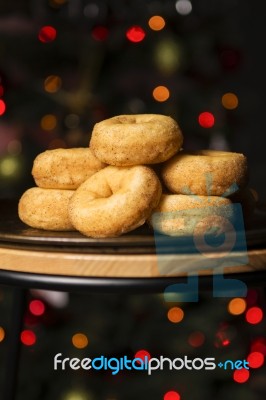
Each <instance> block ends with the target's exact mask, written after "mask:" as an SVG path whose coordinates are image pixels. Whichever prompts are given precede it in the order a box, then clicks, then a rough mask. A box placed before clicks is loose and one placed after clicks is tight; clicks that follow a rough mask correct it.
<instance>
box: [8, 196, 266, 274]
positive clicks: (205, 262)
mask: <svg viewBox="0 0 266 400" xmlns="http://www.w3.org/2000/svg"><path fill="white" fill-rule="evenodd" d="M246 238H247V246H248V249H247V251H246V250H245V249H243V250H237V251H233V252H231V253H230V254H229V255H226V258H225V257H224V256H223V255H222V256H221V255H219V256H218V258H219V260H218V262H217V257H216V255H215V257H214V258H211V257H209V256H207V257H205V256H204V255H202V254H200V253H198V252H190V250H189V248H186V247H185V246H184V242H182V246H183V248H181V251H180V252H178V254H164V255H163V254H158V252H157V254H156V246H155V243H154V235H153V233H152V232H151V230H150V229H149V228H148V227H143V228H141V229H139V230H137V231H135V232H132V233H130V234H127V235H124V236H123V237H120V238H112V239H106V240H105V239H104V240H99V239H96V240H95V239H91V238H86V237H84V236H82V235H80V234H79V233H78V232H45V231H40V230H36V229H32V228H29V227H27V226H25V225H24V224H23V223H22V222H20V221H19V219H18V216H17V202H15V201H11V200H1V201H0V269H2V270H9V271H19V272H28V273H34V274H51V275H67V276H79V277H121V278H125V277H126V278H130V277H135V278H136V277H140V278H144V277H145V278H148V277H150V278H152V277H165V276H184V275H186V274H187V273H195V274H199V275H210V274H213V272H215V271H218V272H219V271H223V273H226V274H231V273H242V272H244V273H249V272H254V271H264V270H265V271H266V213H265V212H264V211H263V212H262V213H261V212H260V213H259V214H258V215H256V217H255V219H254V220H253V222H252V223H251V224H250V225H249V227H248V228H247V230H246ZM182 246H181V247H182ZM175 253H176V252H175ZM228 257H229V258H228ZM221 260H222V262H221ZM224 260H225V262H224ZM228 260H229V261H228Z"/></svg>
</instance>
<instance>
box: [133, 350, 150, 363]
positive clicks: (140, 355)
mask: <svg viewBox="0 0 266 400" xmlns="http://www.w3.org/2000/svg"><path fill="white" fill-rule="evenodd" d="M134 357H135V358H140V359H141V360H143V361H145V357H148V360H149V359H150V358H151V355H150V353H149V352H148V351H147V350H144V349H143V350H138V351H137V352H136V354H135V356H134Z"/></svg>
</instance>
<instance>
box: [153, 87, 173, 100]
mask: <svg viewBox="0 0 266 400" xmlns="http://www.w3.org/2000/svg"><path fill="white" fill-rule="evenodd" d="M152 95H153V97H154V99H155V100H156V101H160V102H163V101H166V100H168V99H169V97H170V92H169V89H167V87H166V86H157V87H156V88H155V89H154V90H153V92H152Z"/></svg>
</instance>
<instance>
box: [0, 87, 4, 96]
mask: <svg viewBox="0 0 266 400" xmlns="http://www.w3.org/2000/svg"><path fill="white" fill-rule="evenodd" d="M3 95H4V88H3V85H0V97H2V96H3Z"/></svg>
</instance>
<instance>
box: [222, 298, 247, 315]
mask: <svg viewBox="0 0 266 400" xmlns="http://www.w3.org/2000/svg"><path fill="white" fill-rule="evenodd" d="M246 307H247V303H246V301H245V299H242V298H240V297H236V298H234V299H232V300H230V302H229V303H228V307H227V308H228V312H229V313H230V314H232V315H240V314H243V313H244V312H245V310H246Z"/></svg>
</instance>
